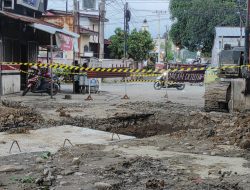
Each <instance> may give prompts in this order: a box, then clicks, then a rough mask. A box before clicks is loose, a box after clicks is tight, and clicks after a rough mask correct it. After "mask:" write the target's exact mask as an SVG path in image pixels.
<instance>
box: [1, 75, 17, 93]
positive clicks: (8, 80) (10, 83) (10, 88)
mask: <svg viewBox="0 0 250 190" xmlns="http://www.w3.org/2000/svg"><path fill="white" fill-rule="evenodd" d="M20 80H21V79H20V75H2V95H6V94H13V93H17V92H20V89H21V81H20Z"/></svg>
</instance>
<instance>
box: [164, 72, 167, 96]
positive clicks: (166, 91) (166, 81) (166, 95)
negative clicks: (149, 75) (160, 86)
mask: <svg viewBox="0 0 250 190" xmlns="http://www.w3.org/2000/svg"><path fill="white" fill-rule="evenodd" d="M166 74H167V75H166V80H165V86H166V94H165V96H164V98H166V99H167V100H168V73H166Z"/></svg>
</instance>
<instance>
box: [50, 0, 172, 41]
mask: <svg viewBox="0 0 250 190" xmlns="http://www.w3.org/2000/svg"><path fill="white" fill-rule="evenodd" d="M68 1H69V9H72V7H73V6H72V2H73V0H68ZM97 1H98V0H97ZM65 2H66V0H49V7H48V8H49V9H52V8H53V9H60V10H65V4H66V3H65ZM125 2H128V3H129V8H130V10H131V12H132V18H131V22H130V30H132V29H133V28H137V29H140V28H141V26H142V23H143V20H144V19H145V18H146V19H147V20H148V24H149V31H150V33H151V34H152V36H153V37H157V35H158V22H159V17H158V14H157V13H155V12H156V11H165V12H166V13H165V12H163V13H162V14H161V16H160V18H161V19H160V23H161V24H160V28H161V29H160V30H161V35H163V33H164V32H165V31H166V26H168V28H169V27H170V25H171V21H170V19H169V17H170V14H169V9H168V6H169V0H127V1H125V0H106V10H107V14H106V17H107V18H108V19H109V22H107V23H106V26H105V37H106V38H108V37H109V36H111V35H112V34H113V33H114V30H115V28H117V27H121V28H123V7H124V3H125Z"/></svg>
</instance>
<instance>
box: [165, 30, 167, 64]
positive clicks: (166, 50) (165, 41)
mask: <svg viewBox="0 0 250 190" xmlns="http://www.w3.org/2000/svg"><path fill="white" fill-rule="evenodd" d="M165 38H166V39H165V61H167V57H168V26H166V37H165Z"/></svg>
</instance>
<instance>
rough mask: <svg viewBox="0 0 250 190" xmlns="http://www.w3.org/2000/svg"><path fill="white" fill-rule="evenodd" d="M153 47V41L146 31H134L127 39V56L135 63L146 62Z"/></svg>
mask: <svg viewBox="0 0 250 190" xmlns="http://www.w3.org/2000/svg"><path fill="white" fill-rule="evenodd" d="M154 47H155V44H154V41H153V39H152V37H151V35H150V33H149V32H147V31H137V30H136V29H134V30H133V31H132V32H131V34H130V35H129V37H128V55H129V57H130V58H132V59H134V61H136V62H141V61H143V60H146V59H147V58H148V55H149V52H150V51H151V50H153V49H154Z"/></svg>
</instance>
